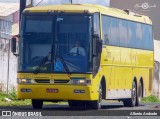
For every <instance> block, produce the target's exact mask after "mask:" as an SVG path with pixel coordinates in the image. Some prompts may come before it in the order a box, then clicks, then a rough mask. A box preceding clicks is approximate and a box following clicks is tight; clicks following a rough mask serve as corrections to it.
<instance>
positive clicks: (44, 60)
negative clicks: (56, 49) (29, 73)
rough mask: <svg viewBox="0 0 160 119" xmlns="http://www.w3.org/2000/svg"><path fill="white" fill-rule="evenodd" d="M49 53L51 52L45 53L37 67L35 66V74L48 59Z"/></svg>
mask: <svg viewBox="0 0 160 119" xmlns="http://www.w3.org/2000/svg"><path fill="white" fill-rule="evenodd" d="M50 55H51V53H50V52H49V53H48V54H47V56H45V57H44V58H43V59H42V62H41V63H40V64H39V65H38V67H37V68H36V70H35V72H34V74H37V73H39V71H40V70H42V67H43V66H44V65H45V64H46V62H47V61H48V58H49V56H50Z"/></svg>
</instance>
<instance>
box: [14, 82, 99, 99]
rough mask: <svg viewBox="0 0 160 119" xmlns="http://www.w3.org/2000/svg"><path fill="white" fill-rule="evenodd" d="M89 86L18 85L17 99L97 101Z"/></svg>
mask: <svg viewBox="0 0 160 119" xmlns="http://www.w3.org/2000/svg"><path fill="white" fill-rule="evenodd" d="M96 97H98V96H97V95H96V93H95V92H94V91H92V90H91V86H80V85H18V95H17V98H18V99H42V100H97V99H96Z"/></svg>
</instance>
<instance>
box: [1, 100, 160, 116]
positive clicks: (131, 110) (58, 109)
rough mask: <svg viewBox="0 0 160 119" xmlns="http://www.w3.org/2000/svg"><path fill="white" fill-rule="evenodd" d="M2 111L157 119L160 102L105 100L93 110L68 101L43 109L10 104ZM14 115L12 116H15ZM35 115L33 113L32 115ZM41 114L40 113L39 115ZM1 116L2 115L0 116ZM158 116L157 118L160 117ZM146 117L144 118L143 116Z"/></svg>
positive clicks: (45, 106) (159, 112)
mask: <svg viewBox="0 0 160 119" xmlns="http://www.w3.org/2000/svg"><path fill="white" fill-rule="evenodd" d="M2 111H11V112H12V114H13V115H14V116H17V115H15V114H18V112H20V113H19V114H20V116H22V115H23V114H24V113H26V112H27V114H28V112H38V114H40V116H41V115H42V116H43V117H45V116H49V118H50V117H51V116H54V117H56V118H57V119H58V118H59V116H60V118H69V117H70V118H71V117H73V116H77V118H79V119H83V118H85V117H86V116H87V118H91V119H94V118H100V119H101V118H102V119H105V118H106V117H108V116H110V118H113V119H114V117H115V119H120V118H123V119H124V118H125V119H132V118H133V119H134V118H135V117H137V116H139V117H140V118H141V117H144V116H146V117H147V118H146V119H150V118H153V119H156V118H157V116H160V103H142V104H141V105H140V106H138V107H124V106H123V103H121V102H107V101H104V102H103V103H102V109H100V110H92V109H85V108H70V107H69V106H68V105H67V103H66V104H51V105H44V106H43V109H41V110H35V109H33V108H32V106H8V107H0V112H2ZM13 115H12V116H13ZM30 116H33V115H30ZM38 116H39V115H38ZM57 116H58V117H57ZM0 118H1V117H0ZM159 118H160V117H158V118H157V119H159ZM143 119H144V118H143Z"/></svg>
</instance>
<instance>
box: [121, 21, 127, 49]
mask: <svg viewBox="0 0 160 119" xmlns="http://www.w3.org/2000/svg"><path fill="white" fill-rule="evenodd" d="M127 27H128V24H127V21H125V20H120V21H119V33H120V46H122V47H127V45H128V37H127V34H128V29H127Z"/></svg>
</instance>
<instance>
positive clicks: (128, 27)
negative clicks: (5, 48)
mask: <svg viewBox="0 0 160 119" xmlns="http://www.w3.org/2000/svg"><path fill="white" fill-rule="evenodd" d="M17 47H18V48H17ZM16 49H19V52H18V53H17V52H16ZM12 52H13V53H14V54H17V56H18V74H17V83H18V89H17V90H18V99H31V100H32V106H33V108H35V109H40V108H42V106H43V102H44V101H52V102H54V101H55V102H56V101H62V100H65V101H68V104H69V106H70V107H79V106H89V107H91V108H93V109H100V108H101V104H102V100H118V101H122V102H123V103H124V105H125V106H131V107H133V106H138V105H139V104H140V100H141V98H142V97H145V96H148V95H150V94H151V91H152V80H153V63H154V61H153V55H154V52H153V37H152V22H151V20H150V18H149V17H147V16H145V15H141V14H137V13H134V12H132V11H129V10H124V11H123V10H118V9H114V8H108V7H104V6H99V5H91V4H66V5H51V6H38V7H32V8H27V9H25V10H24V11H23V14H22V21H21V30H20V37H19V43H18V45H16V39H15V38H13V39H12Z"/></svg>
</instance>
